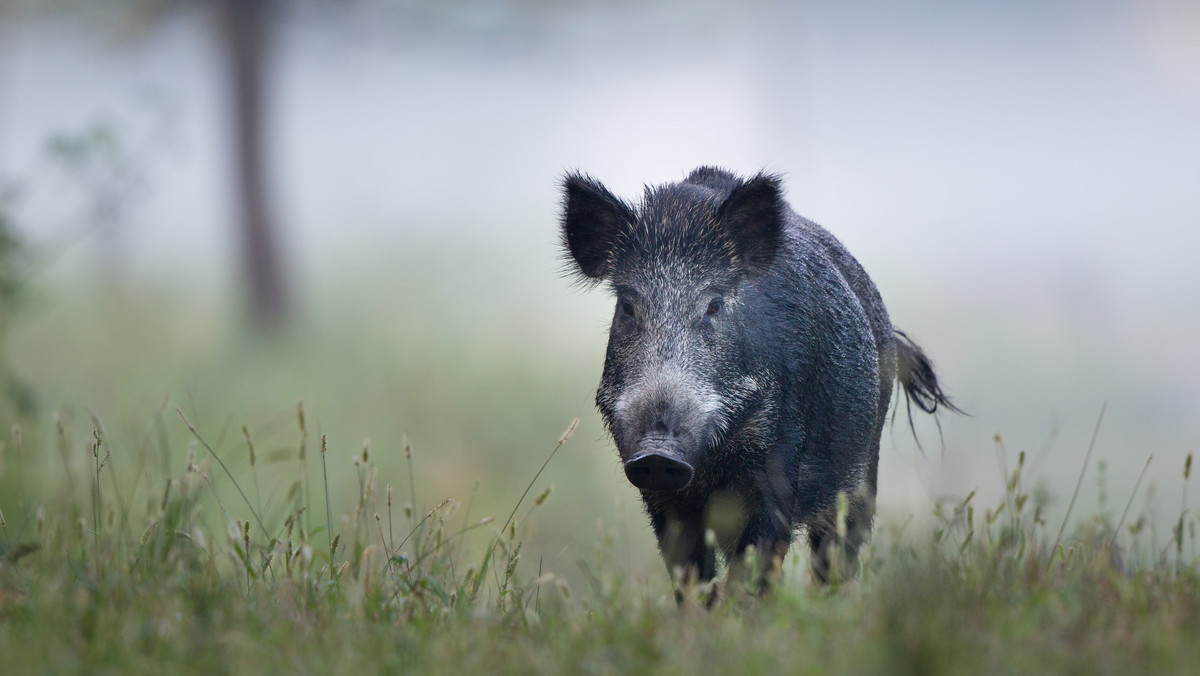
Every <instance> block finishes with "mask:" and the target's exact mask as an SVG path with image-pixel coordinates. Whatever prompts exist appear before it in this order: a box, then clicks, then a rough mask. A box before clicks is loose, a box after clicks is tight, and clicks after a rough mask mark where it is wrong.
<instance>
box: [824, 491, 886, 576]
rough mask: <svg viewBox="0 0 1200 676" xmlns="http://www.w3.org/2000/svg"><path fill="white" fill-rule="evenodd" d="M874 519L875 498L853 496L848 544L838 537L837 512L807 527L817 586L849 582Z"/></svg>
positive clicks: (847, 523) (849, 517) (847, 526)
mask: <svg viewBox="0 0 1200 676" xmlns="http://www.w3.org/2000/svg"><path fill="white" fill-rule="evenodd" d="M874 517H875V498H874V497H873V496H871V495H856V496H852V497H851V498H850V501H849V505H848V510H847V513H846V530H845V534H846V535H845V540H844V541H843V540H842V538H841V537H840V536H839V534H838V529H837V512H836V510H835V511H834V512H832V513H829V514H826V515H824V516H823V517H820V518H818V519H815V520H814V521H813V522H811V523H809V524H808V545H809V547H810V548H811V549H812V575H813V579H814V580H816V582H817V583H818V584H828V583H829V582H830V581H831V580H833V579H837V580H841V581H844V580H847V579H849V578H850V577H852V576H853V575H854V572H855V569H856V568H857V566H858V550H859V548H860V547H862V545H863V544H864V543H865V542H866V540H867V537H868V536H869V535H870V533H871V521H872V520H873V519H874Z"/></svg>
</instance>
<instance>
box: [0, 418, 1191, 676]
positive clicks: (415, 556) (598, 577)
mask: <svg viewBox="0 0 1200 676" xmlns="http://www.w3.org/2000/svg"><path fill="white" fill-rule="evenodd" d="M161 408H162V409H165V408H166V406H165V405H164V406H163V407H161ZM163 413H164V412H163V410H160V411H158V412H157V413H156V414H155V415H154V416H152V423H151V424H149V425H148V426H147V428H148V429H154V428H155V427H156V426H157V423H154V422H153V421H157V420H159V419H160V417H161V416H162V415H163ZM295 414H296V415H295V420H296V423H295V427H294V429H293V432H292V437H293V442H294V443H293V444H292V447H291V448H290V449H288V453H287V454H288V455H290V458H289V459H288V460H287V461H286V462H279V463H276V465H275V466H276V467H277V468H279V469H278V471H279V472H281V473H283V474H285V475H287V477H288V482H287V483H288V486H289V487H288V489H287V490H286V492H284V493H283V494H277V493H276V494H271V495H267V496H263V495H261V494H260V493H259V490H258V485H259V484H258V469H257V468H256V466H255V463H254V462H253V461H251V464H250V466H249V468H248V469H249V470H250V471H249V472H246V473H243V474H242V475H240V476H239V475H238V474H235V473H234V472H232V471H230V470H229V469H228V465H227V463H226V462H225V460H224V459H223V458H221V457H220V455H219V454H218V453H217V452H216V451H215V450H214V449H213V447H212V446H211V445H210V443H209V442H208V441H207V439H206V433H205V431H204V430H202V429H201V428H199V427H197V426H195V425H193V423H192V422H191V421H190V420H189V419H188V417H187V416H186V415H185V414H184V413H183V412H182V411H180V412H179V417H178V418H176V421H177V424H175V425H174V426H173V427H171V428H170V429H168V430H167V434H166V435H165V436H164V437H163V438H164V439H165V440H166V441H165V442H164V443H171V442H172V441H173V442H175V443H181V442H182V439H186V438H188V437H191V440H190V441H189V442H188V447H189V450H188V452H187V458H186V463H185V466H184V467H182V468H177V470H178V471H176V472H174V473H172V474H169V475H163V474H162V473H160V472H159V471H158V470H157V469H156V466H157V464H158V463H156V462H155V460H154V458H153V457H152V455H153V452H154V450H153V447H152V446H150V445H147V446H143V447H141V448H138V447H125V446H123V445H122V444H121V443H120V442H116V441H114V440H111V439H109V438H108V436H107V435H106V433H105V431H104V426H103V424H102V422H101V421H100V420H99V419H98V418H96V417H92V418H90V419H89V420H88V421H87V425H82V424H77V425H75V427H90V428H91V429H89V430H88V434H87V437H86V438H88V439H90V441H89V442H88V443H87V444H86V447H87V449H88V455H87V457H86V460H87V461H88V462H87V463H86V465H85V464H84V462H83V460H84V458H81V457H78V456H76V457H75V458H70V457H64V458H63V459H62V460H61V465H62V466H61V468H60V469H59V470H54V469H52V468H53V467H54V464H51V463H46V462H40V461H38V460H36V459H37V458H43V459H45V458H50V457H54V456H55V455H57V454H58V453H59V452H61V451H62V449H70V448H73V447H77V446H78V443H77V442H75V441H73V439H72V435H73V434H74V433H76V432H77V431H78V430H75V429H73V428H72V426H71V425H69V424H64V423H63V422H62V419H61V418H59V419H58V423H57V424H56V425H55V430H54V432H53V434H51V435H48V436H46V437H42V438H40V444H39V445H37V446H34V445H33V444H32V439H35V438H38V437H37V435H33V434H30V433H28V432H27V431H25V430H21V429H20V428H19V427H18V428H14V429H13V431H12V435H11V437H10V439H8V440H7V444H6V446H7V448H6V456H5V464H4V467H3V470H2V471H3V473H4V474H3V475H2V478H3V480H4V484H3V485H4V487H5V490H4V491H3V492H2V493H0V498H2V499H3V503H2V504H0V509H2V510H3V516H2V517H0V523H2V524H3V525H2V526H0V655H3V660H4V664H5V673H11V674H21V673H42V672H49V673H70V672H81V671H87V672H88V673H103V672H112V673H163V672H167V671H169V672H171V673H214V672H230V673H255V672H262V671H264V670H268V669H269V670H272V671H277V672H281V673H292V672H315V673H356V674H357V673H384V672H394V671H420V672H422V673H426V672H429V673H479V672H486V673H509V672H511V673H564V672H572V673H651V672H653V673H696V672H703V673H714V672H716V673H720V672H737V673H773V672H779V671H788V672H800V673H830V672H847V673H889V674H892V673H932V672H948V673H964V672H989V673H993V672H1011V673H1027V672H1031V671H1032V672H1059V671H1072V672H1094V673H1120V672H1129V671H1134V672H1145V671H1148V670H1153V671H1157V672H1184V671H1189V672H1190V668H1191V667H1192V666H1194V664H1195V663H1196V660H1197V659H1198V658H1200V575H1198V570H1197V567H1196V556H1195V546H1196V542H1195V531H1196V519H1195V517H1194V515H1193V514H1192V513H1191V510H1190V508H1189V507H1188V505H1187V503H1186V493H1185V497H1184V501H1183V502H1182V504H1181V505H1180V515H1179V518H1178V521H1177V527H1176V528H1175V529H1174V531H1173V533H1172V534H1171V536H1170V538H1169V540H1168V541H1167V542H1165V543H1163V542H1157V541H1155V540H1154V536H1153V533H1152V531H1151V529H1148V528H1146V527H1145V524H1147V523H1148V522H1149V521H1148V516H1147V515H1145V514H1142V515H1139V516H1138V517H1137V518H1134V519H1133V520H1132V523H1128V524H1126V523H1125V522H1126V520H1127V519H1126V515H1125V514H1122V516H1121V519H1120V520H1119V521H1117V522H1113V521H1112V520H1111V519H1110V518H1108V517H1106V516H1103V515H1097V516H1094V517H1092V518H1090V519H1084V520H1081V521H1079V522H1078V523H1077V524H1076V525H1075V526H1073V527H1072V528H1071V529H1070V530H1068V531H1067V532H1066V533H1065V534H1061V533H1060V530H1061V529H1060V524H1058V523H1047V519H1046V516H1045V505H1046V502H1047V496H1046V495H1045V494H1044V492H1041V491H1033V492H1030V491H1028V490H1027V489H1026V487H1025V486H1024V485H1023V479H1024V477H1023V472H1024V467H1025V457H1024V454H1023V453H1022V454H1020V455H1019V457H1018V461H1017V464H1016V467H1015V468H1014V469H1013V470H1012V473H1011V475H1010V476H1008V477H1006V492H1005V495H1004V497H1003V499H1002V500H1001V501H1000V502H999V503H998V504H995V505H991V506H984V507H982V508H977V506H976V505H975V504H974V500H975V498H974V495H973V494H972V495H969V496H968V497H967V498H966V499H964V500H961V501H959V502H955V503H939V504H938V505H937V506H936V508H935V510H934V512H933V514H932V518H931V519H930V520H928V522H927V523H925V524H922V523H908V524H906V525H904V526H896V525H891V524H887V523H884V524H882V525H880V526H879V527H878V528H877V533H876V537H875V539H874V541H873V544H872V545H871V547H870V549H869V551H868V552H867V553H866V555H865V556H864V557H863V563H862V566H861V570H860V571H859V575H858V577H857V578H856V579H855V580H853V581H849V582H847V583H844V584H842V585H839V586H838V587H835V588H822V587H816V586H813V585H812V584H810V583H809V582H808V580H807V575H806V573H805V572H804V571H805V565H806V562H805V560H804V556H803V554H802V553H799V552H798V551H795V550H794V551H793V553H792V554H791V555H790V556H789V560H788V562H787V565H786V566H785V569H784V572H783V574H782V576H781V578H780V579H779V580H777V581H776V582H775V583H774V591H773V592H772V593H771V594H769V595H768V596H766V597H759V596H757V595H755V594H751V593H748V592H747V591H746V590H745V589H743V588H740V587H738V586H737V585H736V584H735V583H728V584H725V585H724V586H723V588H722V589H721V590H720V600H719V602H718V603H717V604H716V605H715V607H713V608H712V609H711V610H706V609H705V608H704V607H703V604H702V603H700V602H699V600H698V599H699V598H700V593H701V591H700V590H687V593H686V595H685V596H686V599H685V601H684V603H683V604H682V605H677V604H676V602H675V600H674V597H673V594H672V590H671V588H670V586H669V584H668V581H667V579H666V576H665V574H662V575H654V576H648V577H646V578H640V579H630V578H629V577H627V576H626V575H625V573H624V572H623V570H622V567H621V566H620V565H617V564H616V563H615V562H614V560H613V559H614V557H615V556H616V552H615V549H616V548H615V547H614V540H615V538H616V534H615V533H614V532H613V531H611V530H607V529H601V531H600V532H599V533H598V534H597V536H596V542H595V544H594V546H593V548H592V551H591V552H583V553H579V556H578V561H577V563H576V564H575V565H577V566H578V568H579V569H580V570H581V571H582V573H583V577H584V579H585V580H586V583H585V584H584V585H583V586H582V588H574V589H573V588H572V587H571V585H570V584H568V583H567V582H566V580H565V577H564V576H562V575H560V574H559V572H558V571H554V570H547V569H545V568H544V566H543V565H542V563H539V562H533V561H525V560H523V559H522V541H523V537H524V535H525V534H526V533H527V532H528V528H529V527H530V524H532V523H534V522H535V521H536V519H537V518H538V514H539V510H543V509H544V508H545V505H546V504H552V502H551V501H550V496H551V493H550V491H549V489H548V488H545V487H543V488H540V489H539V492H538V493H537V494H536V497H535V498H534V500H533V502H532V504H529V503H527V502H526V499H527V498H528V496H529V495H530V494H532V493H533V489H534V488H538V487H539V480H540V475H541V471H542V470H544V469H545V468H546V466H547V465H548V464H550V462H551V460H552V459H553V457H554V454H555V453H557V452H558V450H559V449H560V448H562V447H563V445H564V444H566V443H567V442H568V440H569V439H570V437H571V434H572V433H573V432H574V430H575V427H576V426H577V425H578V421H574V422H572V423H571V424H570V426H569V427H568V429H567V431H566V432H564V433H563V434H562V435H561V436H560V437H559V440H558V443H557V444H555V445H552V446H551V448H552V450H551V451H550V452H549V453H548V455H547V457H546V459H545V464H543V465H542V470H538V472H537V473H535V474H533V475H532V479H531V480H529V481H528V483H527V487H526V488H525V491H524V493H522V494H520V495H519V496H516V495H515V492H514V495H513V496H512V497H513V507H512V509H511V512H510V513H509V517H508V519H507V520H505V521H504V522H502V523H500V525H499V527H497V525H496V524H497V522H496V521H494V520H492V519H491V518H490V517H487V516H479V515H475V514H472V513H471V512H470V499H469V498H468V500H467V501H465V502H464V501H462V500H456V499H453V498H451V497H445V498H440V499H438V498H434V497H433V496H430V498H429V499H436V500H437V501H436V503H434V504H430V505H426V506H424V507H416V505H418V504H419V503H418V502H417V500H416V495H415V491H416V486H417V485H418V484H422V482H421V478H420V477H414V476H412V474H411V473H410V475H409V476H408V477H391V480H392V481H391V482H390V483H388V484H387V485H386V486H385V487H381V486H380V482H381V481H382V478H381V477H380V476H379V472H378V470H379V468H378V467H377V466H376V465H375V464H374V461H373V456H374V455H375V451H373V450H372V448H371V445H370V443H369V442H367V443H364V445H363V448H362V451H361V453H359V454H358V455H357V456H356V457H355V463H354V464H355V471H356V473H357V475H358V477H359V482H358V487H359V488H358V495H357V496H355V500H354V501H353V504H354V505H355V506H354V508H353V510H352V511H350V512H349V513H345V514H340V515H338V518H337V520H334V514H333V512H331V511H327V510H330V509H331V508H330V505H331V504H334V503H335V502H337V501H336V500H335V499H334V498H333V497H332V496H331V495H330V493H329V489H328V487H327V485H322V487H321V489H319V490H318V491H317V492H315V493H314V492H307V491H306V490H305V489H304V486H305V485H306V484H307V483H308V479H309V477H308V476H307V472H308V471H309V470H308V466H307V458H306V457H305V456H306V453H307V452H308V449H307V443H308V430H307V428H306V426H305V422H304V420H305V409H304V407H303V406H300V407H297V409H296V411H295ZM245 436H246V437H247V446H248V447H249V448H250V449H252V448H253V441H252V440H250V439H249V433H248V432H247V433H245ZM324 446H325V443H324V440H323V442H322V448H324ZM251 453H253V451H252V450H251ZM407 454H408V455H409V458H410V459H411V454H412V451H411V448H410V449H408V451H407ZM325 456H326V453H325V452H324V451H323V452H322V458H323V459H324V457H325ZM323 466H324V463H323ZM407 466H408V467H409V468H410V469H411V467H412V464H411V463H409V464H408V465H407ZM85 467H86V470H85ZM40 471H46V472H56V471H61V472H62V473H63V475H61V476H59V477H58V481H56V482H49V483H48V484H47V483H45V482H42V484H39V483H38V482H32V481H30V480H31V479H32V477H33V475H35V474H36V473H38V472H40ZM1190 472H1191V460H1190V456H1189V459H1188V461H1187V464H1186V465H1185V468H1184V469H1183V476H1182V481H1183V482H1184V484H1185V485H1186V483H1187V482H1188V481H1189V480H1190ZM247 474H248V476H247ZM324 475H325V472H324V471H322V477H324ZM85 476H86V481H85V480H84V479H85ZM243 484H244V485H243ZM404 484H407V489H408V491H409V493H410V495H409V496H408V497H409V498H410V499H411V502H410V503H409V504H410V505H413V506H414V507H412V508H406V509H405V510H403V513H397V512H398V510H397V509H396V507H395V504H394V502H393V493H394V491H393V486H395V485H404ZM32 485H54V486H56V488H55V490H54V491H53V492H51V493H50V494H48V495H36V494H34V492H33V491H28V490H23V489H22V488H21V487H22V486H32ZM84 487H86V488H84ZM246 489H249V492H247V490H246ZM250 493H253V494H254V495H253V496H252V495H251V494H250ZM1128 502H1129V503H1130V504H1132V503H1133V502H1134V496H1130V498H1129V500H1128ZM523 507H524V511H522V508H523ZM1128 509H1129V508H1128V506H1127V507H1126V511H1128ZM397 522H398V524H399V526H400V528H399V529H398V530H396V529H394V528H393V526H394V525H396V524H397ZM385 524H386V525H385ZM322 531H324V532H322ZM1056 533H1060V534H1059V535H1058V536H1057V537H1056V536H1055V534H1056ZM723 584H724V583H723ZM750 586H751V587H752V586H753V583H752V582H751V583H750Z"/></svg>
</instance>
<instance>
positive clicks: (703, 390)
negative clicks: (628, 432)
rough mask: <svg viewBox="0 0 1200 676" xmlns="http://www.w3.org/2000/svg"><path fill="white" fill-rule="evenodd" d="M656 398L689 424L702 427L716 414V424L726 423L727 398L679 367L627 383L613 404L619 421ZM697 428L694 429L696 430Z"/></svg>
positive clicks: (650, 403) (622, 420) (721, 426)
mask: <svg viewBox="0 0 1200 676" xmlns="http://www.w3.org/2000/svg"><path fill="white" fill-rule="evenodd" d="M656 401H665V402H667V404H668V405H669V406H670V407H671V408H672V409H673V410H674V412H675V413H676V414H677V415H679V416H680V417H681V418H682V420H683V421H684V424H685V425H686V426H690V427H693V428H699V427H703V426H704V424H705V423H706V422H707V421H708V420H710V419H711V418H712V417H713V416H716V417H717V418H718V420H717V427H719V428H724V426H725V424H726V422H727V421H726V420H725V417H726V415H727V410H728V409H727V405H726V404H727V402H726V401H725V400H724V398H723V397H722V396H721V395H720V394H719V393H718V392H717V391H716V390H714V389H713V388H712V387H711V386H709V385H708V384H707V383H703V382H700V381H698V380H696V379H695V378H694V377H692V376H691V375H690V374H688V373H687V372H686V371H683V370H680V369H661V370H655V371H653V372H651V373H648V374H646V375H645V376H643V377H641V378H639V379H638V380H637V381H636V382H634V383H632V384H631V385H629V386H627V387H626V388H625V390H624V391H623V392H621V394H620V396H618V397H617V401H616V402H615V404H614V405H613V414H614V416H615V417H616V419H617V420H618V421H620V422H621V423H623V424H628V423H629V419H630V417H631V414H632V413H633V412H635V411H638V410H640V409H642V408H643V407H647V406H652V405H653V404H654V403H655V402H656ZM693 431H695V429H694V430H693Z"/></svg>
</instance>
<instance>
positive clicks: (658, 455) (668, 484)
mask: <svg viewBox="0 0 1200 676" xmlns="http://www.w3.org/2000/svg"><path fill="white" fill-rule="evenodd" d="M625 476H626V477H628V478H629V483H631V484H633V485H634V486H636V487H638V488H640V489H642V490H644V491H677V490H679V489H681V488H683V487H684V486H687V485H688V484H689V483H691V481H692V466H691V465H690V464H689V463H688V462H687V461H685V460H684V459H683V458H682V457H680V454H679V451H678V450H676V449H675V448H673V444H671V443H670V442H667V441H665V440H662V439H657V438H654V437H649V438H647V439H644V440H643V441H642V443H641V444H639V445H638V454H637V455H635V456H634V457H633V458H631V459H630V460H629V461H628V462H626V463H625Z"/></svg>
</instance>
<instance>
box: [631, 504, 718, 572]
mask: <svg viewBox="0 0 1200 676" xmlns="http://www.w3.org/2000/svg"><path fill="white" fill-rule="evenodd" d="M648 511H650V523H651V524H652V525H653V526H654V535H655V536H656V537H657V538H658V549H659V551H660V552H662V557H663V561H664V562H665V563H666V564H667V572H668V573H670V575H671V577H672V578H673V579H675V580H676V581H678V582H680V583H684V584H686V583H689V582H702V583H703V582H708V581H709V580H711V579H713V577H715V576H716V574H717V555H716V550H715V548H714V547H712V546H710V545H709V544H708V543H706V542H705V539H704V523H703V519H702V514H701V513H700V511H699V510H679V509H670V508H655V507H652V506H648Z"/></svg>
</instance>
